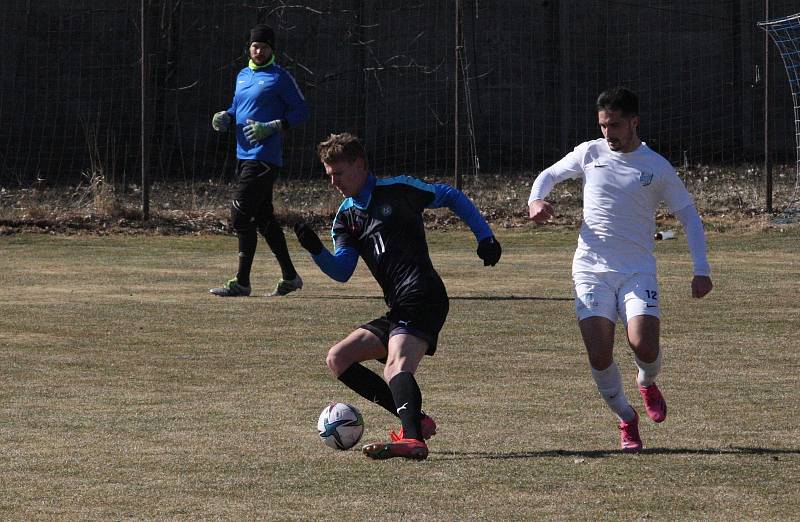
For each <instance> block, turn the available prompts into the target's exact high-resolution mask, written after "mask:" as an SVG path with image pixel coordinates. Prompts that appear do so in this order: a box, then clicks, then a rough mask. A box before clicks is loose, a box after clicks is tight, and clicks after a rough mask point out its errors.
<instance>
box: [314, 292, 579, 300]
mask: <svg viewBox="0 0 800 522" xmlns="http://www.w3.org/2000/svg"><path fill="white" fill-rule="evenodd" d="M304 297H307V298H312V299H313V298H316V299H380V300H381V301H383V296H381V295H322V294H320V295H313V294H305V295H304ZM450 300H451V301H572V300H573V298H572V297H540V296H535V295H463V296H459V295H451V296H450Z"/></svg>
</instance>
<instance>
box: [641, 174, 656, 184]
mask: <svg viewBox="0 0 800 522" xmlns="http://www.w3.org/2000/svg"><path fill="white" fill-rule="evenodd" d="M652 182H653V173H652V172H640V173H639V183H641V184H642V186H643V187H646V186H647V185H649V184H650V183H652Z"/></svg>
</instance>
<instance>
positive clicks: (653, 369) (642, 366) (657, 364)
mask: <svg viewBox="0 0 800 522" xmlns="http://www.w3.org/2000/svg"><path fill="white" fill-rule="evenodd" d="M633 358H634V360H635V361H636V366H638V367H639V375H638V376H637V377H636V382H638V383H639V386H644V387H645V388H646V387H648V386H652V384H653V383H654V382H656V377H657V376H658V372H660V371H661V350H659V351H658V357H656V360H655V361H653V362H651V363H646V362H642V361H641V360H640V359H639V358H638V357H636V356H635V355H634V357H633Z"/></svg>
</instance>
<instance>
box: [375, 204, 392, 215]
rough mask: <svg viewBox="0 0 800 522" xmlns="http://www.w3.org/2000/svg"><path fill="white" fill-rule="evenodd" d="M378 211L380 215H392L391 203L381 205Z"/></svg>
mask: <svg viewBox="0 0 800 522" xmlns="http://www.w3.org/2000/svg"><path fill="white" fill-rule="evenodd" d="M378 211H379V212H380V214H381V216H383V217H389V216H391V215H392V211H393V209H392V207H391V205H388V204H387V205H383V206H382V207H381V208H380V209H379V210H378Z"/></svg>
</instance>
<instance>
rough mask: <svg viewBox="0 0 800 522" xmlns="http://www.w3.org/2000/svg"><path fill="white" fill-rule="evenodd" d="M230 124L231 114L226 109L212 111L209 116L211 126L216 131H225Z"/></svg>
mask: <svg viewBox="0 0 800 522" xmlns="http://www.w3.org/2000/svg"><path fill="white" fill-rule="evenodd" d="M230 126H231V115H230V114H228V111H219V112H217V113H214V117H213V118H211V128H213V129H214V130H215V131H217V132H226V131H227V130H228V129H229V128H230Z"/></svg>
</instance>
